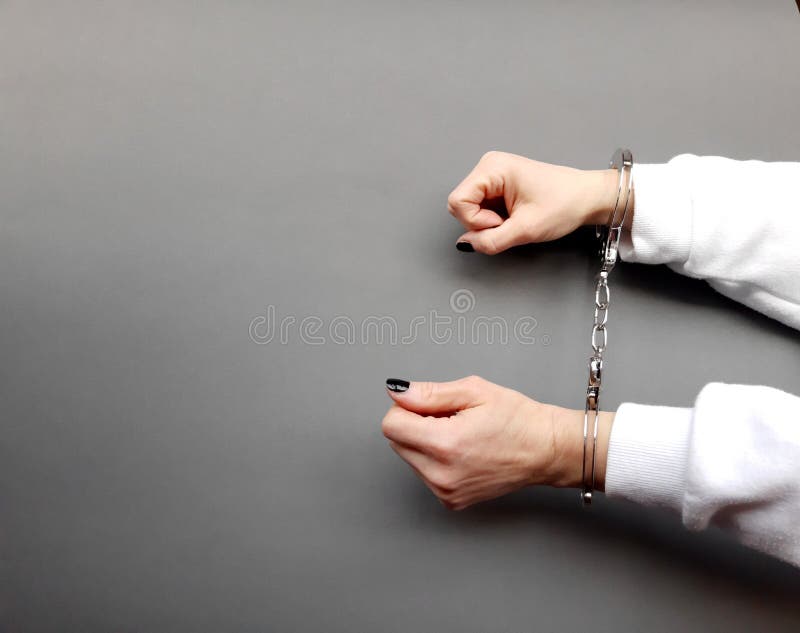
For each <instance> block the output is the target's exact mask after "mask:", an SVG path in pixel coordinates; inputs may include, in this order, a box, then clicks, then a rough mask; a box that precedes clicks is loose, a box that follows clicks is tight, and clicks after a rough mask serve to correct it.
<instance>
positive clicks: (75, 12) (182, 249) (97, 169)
mask: <svg viewBox="0 0 800 633" xmlns="http://www.w3.org/2000/svg"><path fill="white" fill-rule="evenodd" d="M798 33H800V16H798V10H797V7H796V6H795V4H794V3H793V2H791V1H790V0H783V1H778V0H774V1H765V0H762V1H760V2H730V1H724V2H723V1H722V0H720V1H715V2H712V1H707V2H695V3H665V2H655V1H646V2H642V1H637V2H633V1H629V2H592V3H588V2H587V3H576V2H564V1H561V2H556V1H552V2H507V3H489V2H484V3H478V2H467V3H444V2H443V3H436V4H430V3H422V2H403V3H391V4H390V3H382V2H380V3H376V2H362V3H355V2H348V3H318V4H310V3H305V2H293V3H288V2H287V3H283V4H277V3H276V4H272V3H266V2H265V3H257V2H244V1H242V2H227V3H223V2H216V3H213V2H188V1H187V2H177V1H169V2H165V1H161V2H113V3H109V2H97V3H90V2H84V1H80V2H78V1H73V2H69V3H62V2H23V1H15V2H3V3H0V59H2V60H3V61H2V63H1V64H0V183H1V186H0V297H2V300H1V301H0V415H2V435H1V436H0V630H3V631H58V632H63V631H83V632H94V631H97V632H106V631H112V630H113V631H130V632H133V631H137V632H138V631H141V632H145V631H146V632H150V631H153V632H161V631H164V632H167V631H170V632H172V631H176V632H180V631H187V632H191V633H201V632H206V631H208V632H214V633H217V632H219V631H253V632H255V631H326V632H334V631H342V632H345V631H347V632H353V631H415V632H419V631H436V632H446V631H453V632H456V631H457V632H459V633H465V632H476V633H477V632H481V633H485V632H489V631H491V632H496V631H497V632H499V631H503V632H519V631H530V630H537V631H568V632H575V631H593V632H595V633H597V632H600V631H644V630H646V631H715V630H725V631H729V632H730V631H752V630H769V631H797V630H798V626H800V601H798V598H797V596H798V595H800V573H798V572H797V571H796V570H794V569H792V568H790V567H789V566H787V565H783V564H781V563H778V562H776V561H773V560H771V559H769V558H767V557H765V556H762V555H759V554H756V553H754V552H750V551H748V550H745V549H744V548H742V547H739V546H738V545H736V544H735V543H732V542H731V541H730V540H729V539H727V538H726V537H725V536H724V535H721V534H718V533H715V532H713V531H712V532H709V533H704V534H689V533H686V532H685V531H684V530H683V529H682V527H681V525H680V522H679V520H678V519H677V518H676V517H672V516H668V515H666V514H662V513H659V512H651V511H645V510H643V509H641V508H639V507H634V506H632V505H628V504H624V503H612V502H609V501H608V500H601V501H603V503H600V504H599V505H598V507H596V508H594V509H593V510H592V511H591V512H590V513H586V512H584V511H582V510H581V509H580V508H579V507H578V503H577V493H576V492H575V491H551V490H544V489H542V490H528V491H523V492H520V493H518V494H515V495H512V496H510V497H507V498H504V499H500V500H497V501H495V502H491V503H487V504H484V505H481V506H478V507H475V508H474V509H470V510H467V511H465V512H463V513H449V512H447V511H446V510H444V509H443V508H442V507H441V506H440V505H439V504H438V503H437V501H436V500H435V499H434V498H433V497H432V496H431V495H430V494H429V493H428V492H427V490H426V489H425V488H424V487H423V486H422V485H421V484H420V483H418V481H417V480H416V479H415V477H414V476H413V474H412V473H411V472H410V471H409V470H408V469H407V468H406V467H405V465H404V464H403V463H401V462H400V460H398V459H397V457H396V456H395V455H394V453H392V451H391V450H389V449H388V447H387V446H386V445H385V440H384V439H383V437H382V436H381V432H380V420H381V418H382V417H383V414H384V412H385V409H386V408H387V406H388V400H387V398H386V395H385V393H384V387H383V381H384V379H385V378H386V377H388V376H399V377H405V378H410V379H430V380H446V379H452V378H457V377H460V376H464V375H467V374H473V373H475V374H480V375H482V376H484V377H485V378H487V379H490V380H493V381H495V382H498V383H500V384H503V385H507V386H510V387H513V388H516V389H519V390H521V391H523V392H525V393H527V394H530V395H531V396H533V397H536V398H538V399H540V400H544V401H548V402H554V403H557V404H561V405H566V406H572V407H580V406H582V392H583V391H584V388H585V361H586V357H587V355H588V351H589V348H588V344H589V341H588V334H589V326H590V321H591V307H592V299H591V296H592V295H591V293H592V276H593V273H594V268H595V265H596V260H595V259H594V257H593V254H592V244H591V240H590V238H589V236H587V235H585V234H579V235H577V236H575V237H573V238H570V239H566V240H563V241H562V242H559V243H556V244H552V245H546V246H539V247H526V248H522V249H518V250H516V251H514V252H510V253H507V254H504V255H502V256H498V257H495V258H488V257H483V256H480V255H477V254H473V255H465V254H462V253H459V252H457V251H456V249H455V248H454V243H455V239H456V237H457V236H458V235H459V234H460V230H459V227H458V226H457V225H456V223H455V222H454V221H453V220H452V218H450V217H449V216H448V215H447V213H446V212H445V198H446V195H447V193H448V192H449V190H450V189H451V188H452V187H453V186H454V185H455V184H456V183H457V182H458V181H459V180H460V179H461V178H462V177H463V176H464V175H465V174H466V172H467V171H468V170H469V169H470V168H471V166H472V165H473V163H474V162H475V161H476V160H477V159H478V158H479V157H480V155H481V154H482V153H483V152H484V151H486V150H488V149H504V150H507V151H512V152H517V153H521V154H525V155H528V156H532V157H536V158H538V159H541V160H546V161H550V162H557V163H566V164H571V165H574V166H578V167H595V166H602V165H603V164H604V163H605V161H606V160H607V157H608V155H609V154H610V153H611V151H612V150H613V149H614V148H615V147H616V146H618V145H621V144H625V145H629V146H631V147H632V149H633V150H634V152H635V156H636V158H637V159H638V160H639V161H640V162H662V161H665V160H667V159H669V158H670V157H672V156H674V155H676V154H679V153H682V152H693V153H697V154H721V155H725V156H730V157H734V158H760V159H765V160H797V159H798V158H799V157H800V154H798V151H800V150H798V148H799V147H800V127H799V126H798V120H797V112H798V100H799V99H800V73H798V70H797V60H798V59H800V37H798ZM758 212H759V210H758V209H753V221H754V222H757V221H758V219H757V218H758ZM742 230H747V227H742ZM762 247H763V248H766V249H768V248H769V244H766V243H765V244H763V245H762ZM613 284H614V309H613V310H614V312H613V321H612V323H611V326H610V327H611V332H610V348H609V350H608V353H607V371H606V375H605V379H606V391H605V403H606V406H607V407H609V408H610V407H616V406H617V405H618V404H619V403H620V402H623V401H628V400H629V401H636V402H648V403H660V404H668V405H681V406H688V405H690V404H691V403H692V401H693V398H694V396H695V395H696V393H697V391H698V390H699V389H700V388H701V387H702V385H704V384H705V383H707V382H709V381H712V380H720V381H727V382H744V383H761V384H769V385H772V386H775V387H779V388H782V389H786V390H788V391H792V392H795V393H797V392H798V391H800V386H798V376H800V336H799V335H798V333H797V332H794V331H792V330H790V329H789V328H786V327H783V326H781V325H779V324H778V323H775V322H773V321H770V320H769V319H767V318H765V317H763V316H760V315H759V314H756V313H754V312H752V311H749V310H747V309H745V308H742V307H740V306H738V305H736V304H735V303H734V302H732V301H729V300H727V299H725V298H723V297H721V296H719V295H717V294H715V293H714V292H713V291H712V290H710V289H709V288H708V287H707V286H706V285H705V284H704V282H701V281H693V280H689V279H685V278H681V277H679V276H677V275H675V274H673V273H671V272H670V271H668V270H666V269H665V268H663V267H655V268H648V267H642V266H636V265H629V264H625V265H622V266H620V267H619V268H618V269H617V270H615V272H614V281H613ZM434 316H441V317H443V318H445V317H450V318H452V319H453V322H454V323H457V322H458V318H459V317H462V318H464V319H468V320H470V322H471V321H472V320H474V319H476V318H478V317H490V318H495V321H500V322H503V323H508V324H513V323H515V322H516V321H517V320H518V319H520V318H522V319H530V318H533V319H534V321H530V320H528V321H526V322H527V323H529V324H533V325H535V327H534V328H533V341H532V342H531V341H528V342H527V343H525V344H523V343H521V342H518V341H515V340H513V339H512V340H509V341H508V342H506V343H505V344H504V343H503V342H502V341H501V340H500V337H499V336H498V337H497V338H496V339H495V340H493V341H490V340H489V339H488V337H483V338H481V339H480V340H470V339H469V338H466V339H461V340H459V339H458V337H457V336H453V337H451V339H450V340H449V341H443V340H441V338H439V337H438V336H437V335H435V334H431V332H430V330H429V329H426V327H424V326H423V327H421V328H420V327H417V329H416V330H414V327H415V326H413V325H412V324H413V323H418V324H419V323H425V322H427V323H429V322H430V320H431V319H432V318H433V317H434ZM281 324H283V327H282V328H281V327H280V325H281ZM271 325H272V326H275V325H277V326H278V327H277V328H275V329H274V331H273V332H272V334H270V326H271ZM393 328H394V329H393ZM394 332H396V333H397V337H398V340H397V341H393V336H394ZM351 335H352V336H351ZM351 338H353V339H354V340H351Z"/></svg>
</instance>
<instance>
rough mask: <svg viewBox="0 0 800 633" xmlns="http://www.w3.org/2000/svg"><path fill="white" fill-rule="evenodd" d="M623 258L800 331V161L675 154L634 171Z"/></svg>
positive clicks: (635, 168) (622, 250)
mask: <svg viewBox="0 0 800 633" xmlns="http://www.w3.org/2000/svg"><path fill="white" fill-rule="evenodd" d="M633 182H634V187H635V191H636V202H635V204H636V207H635V213H634V216H633V228H632V230H631V232H630V233H626V234H624V235H623V236H622V240H621V241H620V255H621V256H622V259H624V260H627V261H631V262H641V263H644V264H667V265H668V266H669V267H670V268H672V269H673V270H676V271H677V272H679V273H683V274H684V275H688V276H690V277H697V278H700V279H706V280H707V281H708V283H709V284H710V285H711V287H713V288H714V289H715V290H718V291H719V292H721V293H722V294H724V295H726V296H728V297H731V298H733V299H735V300H737V301H740V302H741V303H743V304H745V305H747V306H750V307H751V308H754V309H756V310H758V311H760V312H763V313H764V314H766V315H768V316H771V317H772V318H774V319H777V320H778V321H781V322H783V323H785V324H787V325H789V326H791V327H793V328H796V329H800V247H798V244H797V236H798V235H800V163H764V162H761V161H755V160H750V161H735V160H730V159H728V158H719V157H716V156H703V157H700V156H693V155H691V154H684V155H681V156H676V157H675V158H673V159H672V160H671V161H670V162H669V163H667V164H665V165H636V166H634V168H633Z"/></svg>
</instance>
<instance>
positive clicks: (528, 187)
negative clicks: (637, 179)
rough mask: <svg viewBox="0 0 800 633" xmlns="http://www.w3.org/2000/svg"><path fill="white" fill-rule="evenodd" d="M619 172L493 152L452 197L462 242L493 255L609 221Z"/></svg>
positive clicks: (465, 248)
mask: <svg viewBox="0 0 800 633" xmlns="http://www.w3.org/2000/svg"><path fill="white" fill-rule="evenodd" d="M618 178H619V176H618V172H617V171H616V170H614V169H606V170H599V171H582V170H580V169H572V168H571V167H561V166H559V165H549V164H547V163H540V162H538V161H535V160H530V159H528V158H525V157H524V156H517V155H515V154H507V153H505V152H488V153H486V154H484V155H483V157H482V158H481V160H480V162H478V164H477V165H476V167H475V169H473V170H472V172H471V173H470V174H469V176H467V177H466V178H465V179H464V181H463V182H462V183H461V184H460V185H458V187H456V188H455V189H454V190H453V192H452V193H451V194H450V196H449V197H448V198H447V207H448V209H449V211H450V213H451V214H452V215H454V216H455V217H456V218H457V219H458V221H459V222H461V224H463V225H464V228H465V229H467V231H468V232H467V233H465V234H464V235H462V236H461V237H460V238H459V239H458V243H457V246H458V248H459V250H462V251H467V252H470V251H472V250H476V251H478V252H481V253H486V254H487V255H494V254H495V253H499V252H501V251H504V250H506V249H508V248H511V247H512V246H518V245H520V244H528V243H531V242H547V241H550V240H555V239H558V238H559V237H563V236H564V235H566V234H568V233H571V232H572V231H574V230H575V229H576V228H578V227H579V226H582V225H584V224H605V223H606V221H607V220H608V215H609V213H610V212H611V210H612V209H613V207H614V204H615V202H616V196H617V190H618V184H619V183H618ZM498 201H500V202H504V203H505V208H506V210H507V211H508V218H507V219H505V220H504V219H503V218H502V217H501V216H500V215H498V214H497V213H496V212H495V211H494V210H493V208H496V207H495V205H496V204H497V202H498ZM629 215H631V216H632V214H629ZM626 224H628V226H630V224H629V223H626Z"/></svg>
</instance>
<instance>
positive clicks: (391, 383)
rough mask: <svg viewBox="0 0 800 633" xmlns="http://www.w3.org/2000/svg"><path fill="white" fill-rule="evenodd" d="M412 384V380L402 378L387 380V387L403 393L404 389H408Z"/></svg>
mask: <svg viewBox="0 0 800 633" xmlns="http://www.w3.org/2000/svg"><path fill="white" fill-rule="evenodd" d="M410 384H411V383H410V382H408V381H407V380H403V379H402V378H389V379H388V380H387V381H386V388H387V389H388V390H389V391H394V392H395V393H403V392H404V391H408V386H409V385H410Z"/></svg>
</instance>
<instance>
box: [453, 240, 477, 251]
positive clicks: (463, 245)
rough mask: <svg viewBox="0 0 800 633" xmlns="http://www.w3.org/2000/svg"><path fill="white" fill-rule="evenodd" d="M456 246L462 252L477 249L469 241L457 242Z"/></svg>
mask: <svg viewBox="0 0 800 633" xmlns="http://www.w3.org/2000/svg"><path fill="white" fill-rule="evenodd" d="M456 248H457V249H458V250H460V251H461V252H462V253H474V252H475V249H474V248H473V247H472V244H470V243H469V242H456Z"/></svg>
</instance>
